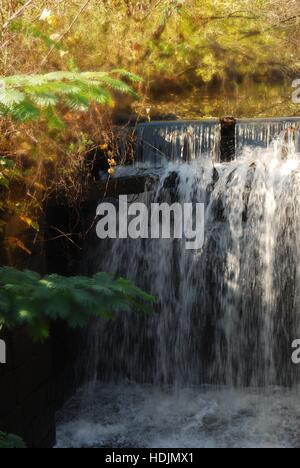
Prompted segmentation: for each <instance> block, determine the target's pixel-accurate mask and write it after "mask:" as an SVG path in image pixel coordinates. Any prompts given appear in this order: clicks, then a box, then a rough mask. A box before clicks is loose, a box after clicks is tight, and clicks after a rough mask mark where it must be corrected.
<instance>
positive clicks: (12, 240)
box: [6, 237, 31, 255]
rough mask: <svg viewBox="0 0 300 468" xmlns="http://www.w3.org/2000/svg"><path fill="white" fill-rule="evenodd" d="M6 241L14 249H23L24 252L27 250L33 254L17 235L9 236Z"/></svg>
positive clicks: (29, 253)
mask: <svg viewBox="0 0 300 468" xmlns="http://www.w3.org/2000/svg"><path fill="white" fill-rule="evenodd" d="M6 241H7V244H8V246H9V247H11V248H13V249H20V250H23V252H26V253H27V254H28V255H31V252H30V250H29V249H27V247H26V245H24V244H23V242H22V241H21V240H20V239H18V238H17V237H8V238H7V239H6Z"/></svg>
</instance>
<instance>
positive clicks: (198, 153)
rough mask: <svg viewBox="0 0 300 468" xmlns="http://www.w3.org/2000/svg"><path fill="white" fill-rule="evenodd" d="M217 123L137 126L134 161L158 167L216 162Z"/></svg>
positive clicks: (217, 147)
mask: <svg viewBox="0 0 300 468" xmlns="http://www.w3.org/2000/svg"><path fill="white" fill-rule="evenodd" d="M220 131H221V127H220V122H219V121H215V120H212V121H206V122H201V121H198V122H197V121H194V122H192V121H191V122H180V121H178V122H176V121H175V122H154V123H151V124H149V123H148V124H140V125H138V127H137V161H138V163H139V164H140V165H141V164H146V165H149V164H150V165H151V167H156V166H158V167H161V166H162V165H163V164H164V163H165V162H166V161H185V162H188V161H192V160H195V159H199V158H201V157H202V156H204V155H207V154H210V155H212V157H213V158H214V159H216V160H218V159H219V142H220Z"/></svg>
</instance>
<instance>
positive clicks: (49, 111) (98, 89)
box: [0, 70, 140, 129]
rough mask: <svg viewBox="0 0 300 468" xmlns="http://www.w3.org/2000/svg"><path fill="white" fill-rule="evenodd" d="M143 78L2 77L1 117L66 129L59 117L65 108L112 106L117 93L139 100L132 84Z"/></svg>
mask: <svg viewBox="0 0 300 468" xmlns="http://www.w3.org/2000/svg"><path fill="white" fill-rule="evenodd" d="M139 81H140V78H139V77H138V76H136V75H134V74H133V73H130V72H127V71H125V70H114V71H112V72H111V73H106V72H82V73H80V72H63V71H59V72H52V73H47V74H44V75H16V76H8V77H2V78H0V116H2V117H11V118H12V119H13V120H16V121H21V122H26V121H29V120H37V119H39V118H45V119H46V120H47V122H48V124H49V126H50V127H51V128H59V129H60V128H62V127H63V125H64V124H63V122H62V120H61V119H60V118H59V116H58V114H57V111H56V109H57V107H58V106H60V105H61V106H62V107H66V108H67V109H69V110H71V111H75V112H82V111H86V110H88V108H89V106H90V105H91V104H92V103H97V104H101V105H108V106H112V105H113V104H114V98H113V92H118V93H122V94H125V95H128V96H131V97H132V98H133V99H138V95H137V93H136V92H135V91H134V90H133V88H132V86H131V84H129V83H137V82H139Z"/></svg>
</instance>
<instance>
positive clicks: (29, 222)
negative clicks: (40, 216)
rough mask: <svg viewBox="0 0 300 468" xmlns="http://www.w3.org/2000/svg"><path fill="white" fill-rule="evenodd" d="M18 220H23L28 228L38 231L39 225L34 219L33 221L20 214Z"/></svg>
mask: <svg viewBox="0 0 300 468" xmlns="http://www.w3.org/2000/svg"><path fill="white" fill-rule="evenodd" d="M20 220H21V221H23V223H25V224H27V226H29V227H30V228H32V229H34V230H35V231H39V225H38V223H37V222H36V221H33V220H32V219H31V218H29V217H28V216H26V215H21V216H20Z"/></svg>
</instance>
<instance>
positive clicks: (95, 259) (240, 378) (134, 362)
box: [58, 133, 300, 448]
mask: <svg viewBox="0 0 300 468" xmlns="http://www.w3.org/2000/svg"><path fill="white" fill-rule="evenodd" d="M140 199H141V200H143V201H144V202H145V203H148V204H150V203H151V202H153V201H155V202H159V201H160V202H169V203H171V202H172V203H173V202H180V203H186V202H191V201H192V202H203V203H205V207H206V209H205V244H204V246H203V248H202V249H201V250H200V251H187V250H186V249H185V241H184V240H178V239H175V240H172V239H171V240H117V241H109V242H107V243H106V245H103V242H101V244H100V243H98V244H97V246H96V249H95V245H96V244H95V243H93V242H91V243H90V245H89V249H88V250H89V256H88V258H87V261H86V269H87V271H88V272H89V273H94V272H96V271H99V270H106V271H112V272H114V273H117V274H121V275H124V276H127V277H129V278H131V279H133V280H134V281H135V282H136V283H137V284H138V285H139V286H140V287H142V288H144V289H146V290H147V291H149V292H151V293H153V294H154V295H156V296H157V297H158V298H159V310H158V311H157V313H156V314H155V315H153V316H147V317H144V316H137V315H134V314H126V315H125V316H124V315H123V314H120V317H119V319H118V320H117V321H116V322H114V323H106V322H103V321H99V322H97V323H94V324H93V326H92V327H91V330H90V334H89V338H88V340H89V355H88V356H87V358H86V363H85V365H86V367H87V373H88V381H89V382H90V384H89V385H87V386H86V387H85V388H84V389H82V390H81V391H80V392H79V393H78V394H77V396H76V397H75V398H74V399H73V400H72V401H71V402H69V404H68V405H67V407H66V409H65V411H64V413H63V420H62V422H61V424H60V425H59V431H58V445H59V446H102V447H173V448H174V447H224V446H225V447H228V446H229V447H231V446H232V447H249V446H253V447H264V446H265V447H266V446H276V447H277V446H299V445H300V418H299V416H300V413H299V412H300V409H299V408H300V407H299V404H298V402H299V395H297V383H298V381H299V372H300V369H299V368H298V367H297V366H295V365H294V364H292V361H291V354H292V349H291V345H292V342H293V341H294V340H295V339H296V338H300V155H298V154H297V153H296V151H295V145H294V138H287V134H286V133H284V134H282V136H281V138H277V139H276V140H275V141H274V142H273V144H272V145H269V147H267V148H264V149H262V148H259V149H253V148H252V149H247V148H246V149H244V151H243V153H242V155H241V156H240V157H239V158H238V159H236V160H235V161H232V162H230V163H226V164H220V163H219V164H215V165H214V164H213V163H212V160H211V158H204V157H202V158H201V159H198V160H195V161H193V162H191V163H189V164H187V163H182V162H180V163H178V162H173V163H169V164H168V165H167V166H166V167H165V168H164V171H163V173H162V174H161V177H160V180H159V182H158V183H157V186H156V188H155V190H153V191H152V192H149V193H146V194H143V195H142V196H141V197H140ZM97 249H98V250H97ZM99 380H101V381H102V382H106V383H105V384H101V383H98V382H99Z"/></svg>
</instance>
